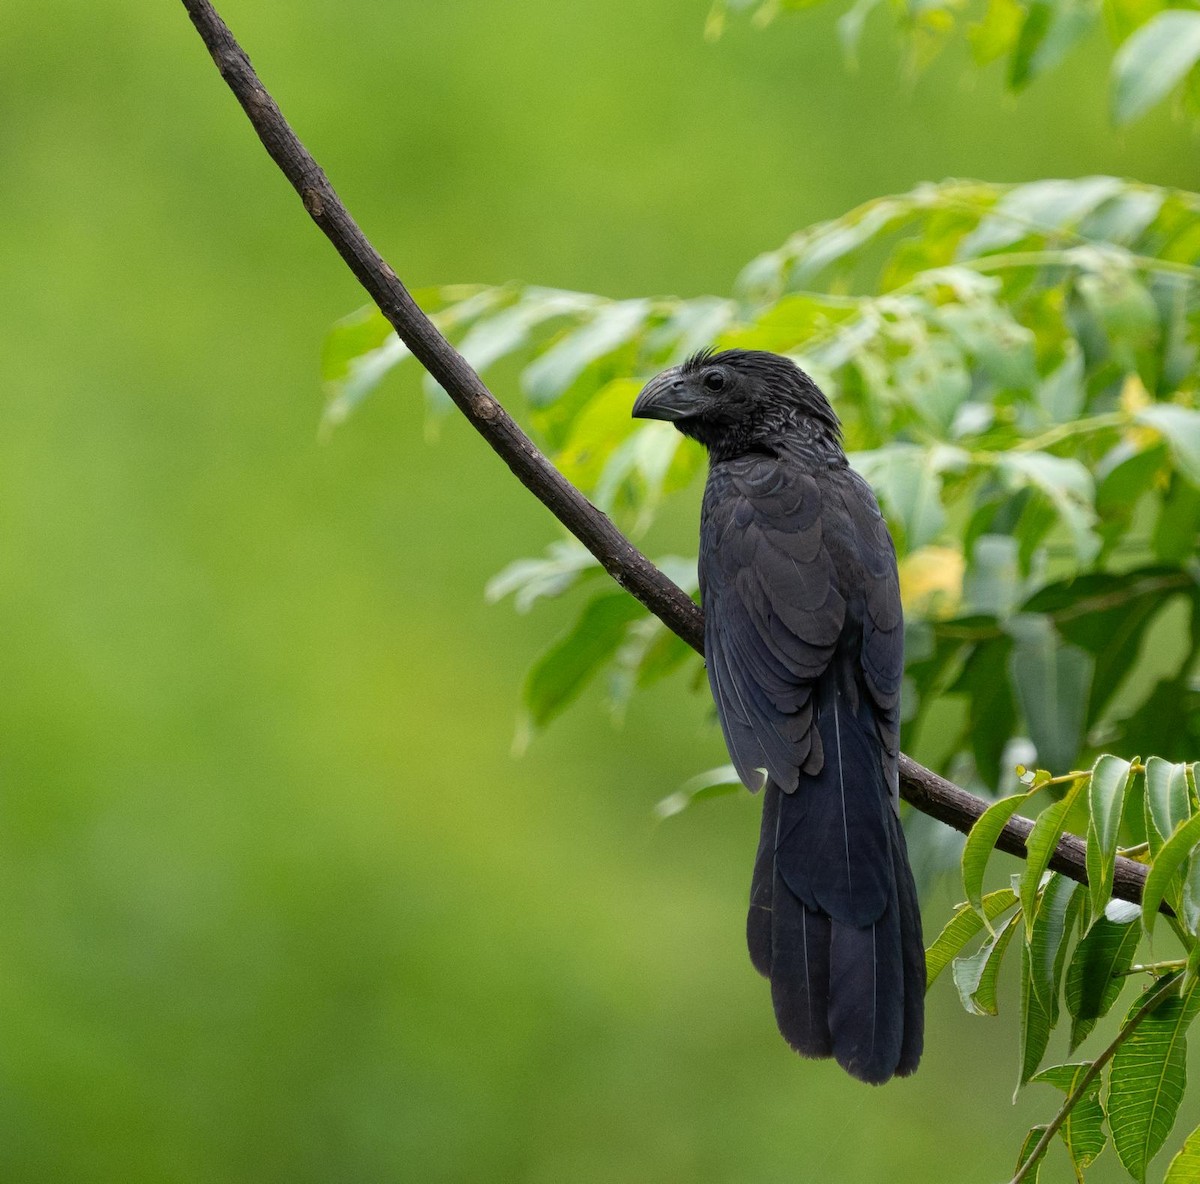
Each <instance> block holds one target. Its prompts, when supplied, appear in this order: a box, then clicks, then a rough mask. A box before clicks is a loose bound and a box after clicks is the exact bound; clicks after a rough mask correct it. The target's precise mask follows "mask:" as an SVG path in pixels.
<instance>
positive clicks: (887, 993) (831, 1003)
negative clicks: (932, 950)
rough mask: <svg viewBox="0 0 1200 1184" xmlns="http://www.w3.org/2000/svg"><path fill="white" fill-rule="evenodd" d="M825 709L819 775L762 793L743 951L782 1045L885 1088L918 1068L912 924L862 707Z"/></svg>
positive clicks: (904, 873) (919, 968) (918, 953)
mask: <svg viewBox="0 0 1200 1184" xmlns="http://www.w3.org/2000/svg"><path fill="white" fill-rule="evenodd" d="M824 706H825V707H826V709H825V710H822V712H821V716H820V718H819V720H818V729H819V731H820V735H821V742H822V745H823V747H824V752H825V761H824V766H823V768H822V769H821V770H820V772H819V773H817V774H815V775H806V774H801V776H800V780H799V785H798V786H797V788H796V790H795V791H794V792H792V793H784V792H783V791H782V790H781V789H780V788H779V787H778V786H777V785H775V784H774V783H771V784H769V785H768V786H767V788H766V794H765V797H764V801H763V821H762V831H761V835H760V839H759V846H758V853H757V856H756V858H755V863H754V876H753V881H752V885H751V897H750V911H749V915H748V917H747V923H746V933H747V943H748V945H749V948H750V957H751V961H752V962H753V964H754V966H755V968H756V969H757V970H758V971H759V972H760V973H761V974H763V975H764V976H766V977H767V978H769V979H770V980H771V998H772V1001H773V1003H774V1006H775V1017H776V1021H777V1022H778V1024H779V1030H780V1032H781V1033H782V1034H783V1036H784V1038H785V1039H786V1040H787V1042H788V1043H789V1044H790V1045H791V1046H792V1047H793V1048H794V1049H796V1051H797V1052H799V1053H801V1054H803V1055H804V1056H810V1057H829V1056H833V1057H836V1059H837V1061H838V1062H839V1064H841V1065H842V1067H843V1068H845V1069H846V1070H847V1072H849V1073H851V1074H853V1075H854V1076H855V1077H858V1078H859V1079H860V1080H863V1081H867V1082H870V1083H872V1084H880V1083H882V1082H884V1081H887V1080H888V1079H889V1078H891V1077H892V1076H893V1075H897V1074H898V1075H901V1076H903V1075H906V1074H908V1073H911V1072H913V1070H915V1069H916V1067H917V1062H918V1061H919V1060H920V1057H921V1049H922V1043H923V1032H924V995H925V950H924V945H923V942H922V936H921V916H920V911H919V908H918V905H917V896H916V888H915V885H914V884H913V878H912V872H911V871H910V870H909V865H908V855H907V850H906V847H905V843H904V833H903V831H902V829H901V827H900V822H899V819H898V818H897V816H896V814H895V811H894V810H893V808H892V805H891V800H890V793H889V789H888V786H887V784H886V781H885V777H884V773H883V763H882V759H881V757H882V751H881V747H880V744H879V741H878V739H877V735H878V734H877V732H876V730H875V728H874V721H873V719H872V718H871V716H870V711H869V708H866V709H861V708H860V710H859V711H854V712H851V711H850V710H849V709H848V707H847V704H846V701H845V699H844V698H841V697H840V696H838V695H836V694H835V695H833V696H832V709H830V708H829V705H828V704H826V705H824Z"/></svg>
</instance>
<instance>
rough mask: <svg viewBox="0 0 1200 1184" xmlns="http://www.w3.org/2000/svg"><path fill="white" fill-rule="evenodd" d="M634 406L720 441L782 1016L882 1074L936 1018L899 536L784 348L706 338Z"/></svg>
mask: <svg viewBox="0 0 1200 1184" xmlns="http://www.w3.org/2000/svg"><path fill="white" fill-rule="evenodd" d="M633 414H634V415H635V416H639V417H641V418H643V419H662V420H668V421H670V422H672V423H674V425H675V426H676V427H677V428H678V429H679V430H680V431H681V432H682V433H683V434H684V435H686V436H691V437H692V438H693V439H696V440H699V441H700V443H701V444H703V445H704V446H705V447H706V448H707V449H708V454H709V471H708V484H707V485H706V487H705V490H704V504H703V509H702V511H701V522H700V594H701V598H702V600H703V603H704V612H705V624H704V657H705V662H706V664H707V666H708V679H709V684H710V686H711V687H712V693H713V698H714V699H715V700H716V704H717V713H718V715H719V716H720V719H721V727H722V730H723V731H724V733H725V742H726V744H727V745H728V747H729V754H730V757H731V758H732V760H733V763H734V765H735V767H736V768H737V771H738V775H739V776H740V777H741V779H742V781H743V782H744V783H745V784H746V785H747V786H748V787H749V788H750V789H752V790H757V789H759V788H761V787H762V785H763V784H764V783H765V785H766V794H765V796H764V800H763V818H762V835H761V838H760V839H759V844H758V856H757V858H756V860H755V863H754V876H753V881H752V884H751V889H750V912H749V917H748V919H747V924H746V932H747V939H748V941H749V945H750V958H751V961H752V962H753V963H754V966H755V967H756V968H757V969H758V971H759V972H760V973H761V974H763V975H765V976H766V977H767V978H769V979H770V980H771V997H772V1000H773V1002H774V1005H775V1016H776V1019H777V1021H778V1023H779V1030H780V1031H781V1032H782V1033H783V1036H784V1038H785V1039H786V1040H787V1042H788V1043H789V1044H790V1045H791V1046H792V1047H793V1048H794V1049H796V1051H797V1052H800V1053H803V1054H804V1055H805V1056H809V1057H828V1056H834V1057H836V1058H837V1060H838V1062H839V1063H840V1064H841V1065H842V1067H843V1068H844V1069H846V1070H847V1071H848V1072H849V1073H852V1074H853V1075H854V1076H855V1077H858V1078H861V1079H862V1080H863V1081H869V1082H871V1083H873V1084H879V1083H882V1082H884V1081H887V1080H888V1079H889V1078H890V1077H891V1076H892V1075H893V1074H899V1075H901V1076H903V1075H905V1074H908V1073H911V1072H913V1070H914V1069H916V1067H917V1062H918V1060H920V1057H921V1046H922V1040H923V1032H924V1006H923V1004H924V995H925V952H924V947H923V944H922V940H921V915H920V912H919V910H918V906H917V894H916V889H915V887H914V885H913V878H912V872H911V871H910V870H909V866H908V854H907V851H906V849H905V845H904V832H903V831H902V830H901V828H900V820H899V815H898V807H899V783H898V771H897V758H898V755H899V751H900V747H899V745H900V679H901V675H902V673H903V666H904V625H903V619H902V614H901V606H900V587H899V583H898V580H897V576H896V555H895V550H894V548H893V546H892V540H891V536H890V535H889V534H888V530H887V526H886V525H885V523H884V521H883V517H882V515H881V514H880V512H879V507H878V505H877V503H876V501H875V497H874V495H873V494H872V492H871V488H870V486H869V485H867V483H866V482H865V481H864V480H863V479H862V478H861V477H860V476H859V475H858V474H857V473H855V472H854V471H853V470H852V469H851V468H850V467H849V465H848V464H847V462H846V454H845V452H844V451H843V450H842V441H841V425H840V423H839V421H838V418H837V416H836V415H835V414H834V411H833V408H832V407H830V405H829V403H828V402H827V401H826V399H825V396H824V395H823V394H822V393H821V391H820V390H819V389H818V388H817V386H816V384H815V383H814V382H813V381H812V379H811V378H809V377H808V375H807V374H805V373H804V372H803V371H802V370H800V369H799V368H798V367H797V366H795V365H794V364H793V363H792V362H791V361H789V360H788V359H787V358H783V357H780V356H778V355H776V354H770V353H763V352H759V351H750V350H727V351H726V352H724V353H719V354H714V353H711V352H704V353H700V354H697V355H696V356H695V357H692V358H690V359H689V360H688V361H686V362H684V363H683V365H681V366H676V367H673V368H672V369H670V370H666V371H664V372H663V373H662V374H660V375H658V377H657V378H655V379H653V380H652V381H651V382H650V383H649V384H648V385H647V386H646V388H645V389H644V390H643V391H642V393H641V394H640V395H639V396H638V399H637V402H636V403H635V404H634V406H633Z"/></svg>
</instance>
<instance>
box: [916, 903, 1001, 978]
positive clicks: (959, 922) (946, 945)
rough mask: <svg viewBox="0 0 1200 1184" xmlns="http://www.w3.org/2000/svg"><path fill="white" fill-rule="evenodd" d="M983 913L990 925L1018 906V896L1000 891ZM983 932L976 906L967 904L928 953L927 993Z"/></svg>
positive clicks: (960, 908) (957, 911)
mask: <svg viewBox="0 0 1200 1184" xmlns="http://www.w3.org/2000/svg"><path fill="white" fill-rule="evenodd" d="M982 903H983V912H984V914H985V915H986V916H987V919H988V923H989V925H990V924H991V922H992V921H994V920H995V919H996V918H997V917H999V916H1000V915H1001V914H1002V913H1005V912H1007V911H1008V910H1009V909H1011V908H1012V907H1013V905H1014V904H1016V903H1017V894H1016V893H1015V892H1013V890H1012V889H1011V888H1000V889H998V890H997V891H995V892H989V893H988V894H987V895H986V896H985V897H984V898H983V902H982ZM982 929H983V918H982V917H981V916H980V915H979V913H978V912H976V910H975V906H974V905H972V904H970V903H966V902H964V903H963V904H960V905H959V906H958V907H957V909H956V910H955V912H954V915H953V916H952V917H951V918H950V920H949V921H947V922H946V926H945V928H944V929H943V930H942V931H941V933H939V934H938V936H937V939H936V940H935V941H934V943H933V945H931V946H930V947H929V949H928V950H926V951H925V989H926V990H929V988H930V987H932V986H933V984H934V981H935V980H936V979H937V977H938V975H940V974H941V973H942V971H943V970H945V969H946V967H947V966H948V965H949V964H950V961H951V959H953V958H955V957H956V956H957V955H958V954H959V952H960V951H961V950H962V949H963V947H964V946H965V945H966V944H967V942H969V941H970V940H971V939H972V938H973V937H975V936H976V935H977V934H978V933H980V932H981V931H982Z"/></svg>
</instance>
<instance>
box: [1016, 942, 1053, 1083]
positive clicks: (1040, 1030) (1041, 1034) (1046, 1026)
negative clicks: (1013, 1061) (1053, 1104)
mask: <svg viewBox="0 0 1200 1184" xmlns="http://www.w3.org/2000/svg"><path fill="white" fill-rule="evenodd" d="M1053 1026H1054V1017H1053V1016H1052V1015H1051V1014H1050V1012H1049V1011H1048V1010H1047V1009H1046V1008H1045V1006H1044V1005H1043V1004H1042V1001H1041V999H1040V998H1039V996H1038V993H1037V991H1036V989H1035V988H1034V985H1033V970H1032V963H1031V960H1030V953H1029V943H1028V942H1022V943H1021V1075H1020V1079H1019V1082H1018V1089H1019V1088H1020V1086H1022V1085H1024V1084H1025V1083H1026V1082H1027V1081H1028V1080H1029V1079H1030V1078H1031V1077H1032V1076H1033V1075H1034V1073H1036V1072H1037V1067H1038V1065H1040V1064H1041V1063H1042V1057H1043V1056H1045V1055H1046V1045H1048V1044H1049V1043H1050V1029H1051V1028H1052V1027H1053Z"/></svg>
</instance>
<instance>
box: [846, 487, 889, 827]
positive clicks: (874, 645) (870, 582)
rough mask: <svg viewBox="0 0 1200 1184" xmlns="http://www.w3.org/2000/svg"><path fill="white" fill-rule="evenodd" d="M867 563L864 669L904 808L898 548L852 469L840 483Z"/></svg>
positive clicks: (886, 756) (854, 536) (863, 611)
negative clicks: (901, 747) (901, 749)
mask: <svg viewBox="0 0 1200 1184" xmlns="http://www.w3.org/2000/svg"><path fill="white" fill-rule="evenodd" d="M838 488H839V491H840V495H841V500H842V502H843V504H844V506H845V508H846V511H847V514H848V516H849V519H850V522H851V523H852V527H853V529H852V531H851V537H852V539H853V541H854V546H855V548H856V550H857V552H858V558H859V560H860V562H861V564H862V571H863V580H862V585H863V587H862V593H863V605H862V609H861V614H862V647H861V652H860V660H861V673H862V679H863V683H864V685H865V688H866V691H867V694H868V695H869V696H870V698H871V701H872V704H873V706H874V711H873V712H872V714H873V716H874V719H875V726H876V729H877V731H878V734H879V740H880V743H881V744H882V745H883V751H884V766H885V775H886V778H887V784H888V789H889V791H890V793H891V796H892V804H893V806H895V807H896V808H897V809H899V804H900V780H899V764H898V761H899V755H900V684H901V681H902V679H903V677H904V610H903V606H902V605H901V602H900V580H899V576H898V574H897V571H896V549H895V546H894V544H893V543H892V536H891V534H890V533H889V532H888V528H887V523H886V522H885V521H884V519H883V515H882V514H881V513H880V511H879V503H878V502H877V501H876V500H875V494H874V493H873V492H872V490H871V487H870V485H868V484H867V482H866V480H864V478H862V477H861V476H860V475H859V474H858V473H856V472H854V471H853V470H852V469H847V470H845V474H844V476H843V478H842V480H841V481H839V482H838Z"/></svg>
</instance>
